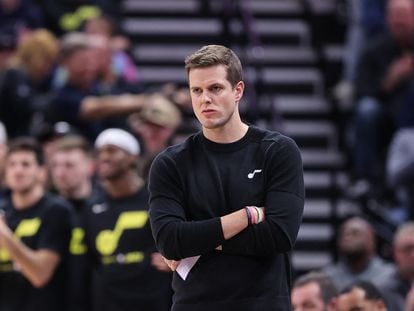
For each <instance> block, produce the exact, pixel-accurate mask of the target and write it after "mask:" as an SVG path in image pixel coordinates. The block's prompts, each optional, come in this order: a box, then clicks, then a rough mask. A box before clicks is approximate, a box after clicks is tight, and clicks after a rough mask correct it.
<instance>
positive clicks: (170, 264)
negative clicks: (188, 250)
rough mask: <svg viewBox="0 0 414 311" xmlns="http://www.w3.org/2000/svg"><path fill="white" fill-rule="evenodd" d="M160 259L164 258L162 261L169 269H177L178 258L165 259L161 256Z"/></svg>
mask: <svg viewBox="0 0 414 311" xmlns="http://www.w3.org/2000/svg"><path fill="white" fill-rule="evenodd" d="M162 259H163V260H164V262H165V263H166V264H167V266H168V267H169V268H170V270H171V271H175V270H176V269H177V266H178V265H179V263H180V260H178V261H176V260H170V259H167V258H165V257H163V256H162Z"/></svg>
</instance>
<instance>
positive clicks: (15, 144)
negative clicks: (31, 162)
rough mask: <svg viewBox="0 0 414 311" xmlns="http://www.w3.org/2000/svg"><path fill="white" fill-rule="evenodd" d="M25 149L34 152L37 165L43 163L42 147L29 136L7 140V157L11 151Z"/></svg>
mask: <svg viewBox="0 0 414 311" xmlns="http://www.w3.org/2000/svg"><path fill="white" fill-rule="evenodd" d="M20 151H27V152H31V153H33V154H34V156H35V159H36V162H37V164H38V165H43V164H44V157H43V152H42V149H41V148H40V146H39V144H38V143H37V141H36V140H35V139H33V138H31V137H18V138H15V139H13V140H11V141H10V142H9V148H8V151H7V157H9V156H10V155H12V154H13V153H16V152H20Z"/></svg>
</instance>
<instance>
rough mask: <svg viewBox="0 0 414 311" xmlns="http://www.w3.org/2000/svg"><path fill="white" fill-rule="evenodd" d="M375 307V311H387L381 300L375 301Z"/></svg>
mask: <svg viewBox="0 0 414 311" xmlns="http://www.w3.org/2000/svg"><path fill="white" fill-rule="evenodd" d="M375 307H376V310H380V311H387V307H386V306H385V303H384V301H383V300H376V301H375Z"/></svg>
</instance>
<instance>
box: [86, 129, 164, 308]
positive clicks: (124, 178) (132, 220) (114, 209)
mask: <svg viewBox="0 0 414 311" xmlns="http://www.w3.org/2000/svg"><path fill="white" fill-rule="evenodd" d="M95 151H96V173H97V177H98V179H99V181H100V182H101V184H102V186H103V193H102V195H101V196H100V197H99V198H97V200H96V201H95V202H94V204H93V205H92V207H91V209H90V211H89V213H88V214H89V215H87V216H86V236H87V242H88V249H89V250H90V252H91V256H92V257H93V258H94V262H96V272H97V281H96V282H94V292H95V295H94V296H95V299H94V303H93V305H94V307H93V310H96V311H98V310H99V311H117V310H123V311H128V310H131V311H132V310H154V311H155V310H157V311H164V310H165V311H167V310H170V305H171V285H170V283H171V273H170V272H168V271H169V269H168V267H167V265H166V264H165V262H164V261H163V259H162V257H161V255H160V254H158V253H157V251H156V248H155V244H154V240H153V238H152V235H151V229H150V223H149V219H148V191H147V187H146V185H145V182H144V180H143V179H142V178H140V177H139V176H138V174H137V170H136V165H137V162H138V161H139V159H138V156H139V153H140V146H139V143H138V141H137V140H136V139H135V137H134V136H132V135H131V134H130V133H128V132H126V131H124V130H121V129H115V128H111V129H107V130H104V131H103V132H102V133H100V134H99V136H98V137H97V139H96V141H95Z"/></svg>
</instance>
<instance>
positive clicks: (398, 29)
mask: <svg viewBox="0 0 414 311" xmlns="http://www.w3.org/2000/svg"><path fill="white" fill-rule="evenodd" d="M387 23H388V27H389V29H390V31H391V33H392V35H393V36H394V38H395V39H396V40H397V41H402V42H407V41H408V42H411V41H412V40H413V35H414V5H413V4H412V1H411V0H389V2H388V9H387Z"/></svg>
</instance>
